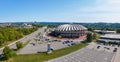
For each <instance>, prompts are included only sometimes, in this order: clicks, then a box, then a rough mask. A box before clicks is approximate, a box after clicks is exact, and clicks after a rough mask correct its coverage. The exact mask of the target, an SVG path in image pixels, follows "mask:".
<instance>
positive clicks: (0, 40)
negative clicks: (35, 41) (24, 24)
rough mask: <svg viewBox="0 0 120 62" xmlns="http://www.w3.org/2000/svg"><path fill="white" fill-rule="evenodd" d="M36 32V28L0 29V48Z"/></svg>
mask: <svg viewBox="0 0 120 62" xmlns="http://www.w3.org/2000/svg"><path fill="white" fill-rule="evenodd" d="M36 30H37V28H15V27H0V46H2V45H4V44H6V43H8V42H11V41H15V40H18V39H20V38H22V37H23V36H25V35H28V34H30V33H32V32H34V31H36Z"/></svg>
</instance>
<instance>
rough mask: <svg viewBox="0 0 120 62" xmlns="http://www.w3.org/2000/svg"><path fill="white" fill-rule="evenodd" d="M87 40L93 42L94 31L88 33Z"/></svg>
mask: <svg viewBox="0 0 120 62" xmlns="http://www.w3.org/2000/svg"><path fill="white" fill-rule="evenodd" d="M87 42H92V33H87Z"/></svg>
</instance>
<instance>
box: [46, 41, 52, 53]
mask: <svg viewBox="0 0 120 62" xmlns="http://www.w3.org/2000/svg"><path fill="white" fill-rule="evenodd" d="M47 53H48V54H49V53H52V48H51V44H50V43H48V44H47Z"/></svg>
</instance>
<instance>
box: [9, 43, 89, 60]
mask: <svg viewBox="0 0 120 62" xmlns="http://www.w3.org/2000/svg"><path fill="white" fill-rule="evenodd" d="M85 46H87V44H78V45H74V46H71V47H67V48H63V49H59V50H55V51H53V52H52V53H51V54H46V53H39V54H27V55H18V56H16V57H13V58H12V59H11V60H10V61H9V62H43V61H47V60H50V59H53V58H57V57H60V56H63V55H66V54H69V53H71V52H74V51H76V50H79V49H81V48H83V47H85Z"/></svg>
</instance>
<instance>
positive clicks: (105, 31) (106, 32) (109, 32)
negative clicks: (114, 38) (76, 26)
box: [94, 30, 116, 34]
mask: <svg viewBox="0 0 120 62" xmlns="http://www.w3.org/2000/svg"><path fill="white" fill-rule="evenodd" d="M94 32H96V33H99V34H116V31H108V30H94Z"/></svg>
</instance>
